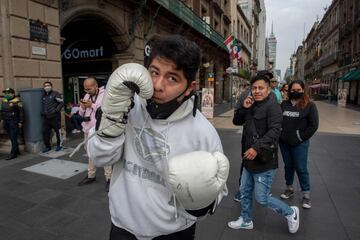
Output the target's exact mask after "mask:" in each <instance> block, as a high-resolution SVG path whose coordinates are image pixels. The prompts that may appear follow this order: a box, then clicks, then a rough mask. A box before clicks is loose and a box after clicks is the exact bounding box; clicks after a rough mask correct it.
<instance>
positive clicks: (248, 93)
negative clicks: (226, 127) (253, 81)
mask: <svg viewBox="0 0 360 240" xmlns="http://www.w3.org/2000/svg"><path fill="white" fill-rule="evenodd" d="M257 74H259V75H262V76H264V77H266V78H267V79H268V80H269V81H270V79H272V78H274V75H273V74H272V72H270V71H267V70H261V71H258V73H257ZM251 94H252V93H251V88H250V87H248V88H246V89H245V91H244V92H243V93H242V94H241V95H240V98H239V100H238V101H237V103H236V106H235V108H234V117H233V124H234V125H239V124H238V123H237V122H238V120H237V119H236V118H235V116H237V114H236V112H237V111H238V110H239V109H241V108H242V106H243V104H244V101H245V99H246V98H247V97H249V96H251ZM240 111H241V110H240ZM240 125H241V124H240ZM244 141H245V135H244V134H242V135H241V156H244V153H245V144H244ZM243 168H244V161H243V160H242V161H241V166H240V177H239V189H238V191H237V192H236V193H235V197H234V201H235V202H241V194H240V184H241V175H242V172H243Z"/></svg>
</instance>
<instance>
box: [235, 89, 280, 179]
mask: <svg viewBox="0 0 360 240" xmlns="http://www.w3.org/2000/svg"><path fill="white" fill-rule="evenodd" d="M238 107H239V108H238V109H237V110H236V111H235V114H234V118H233V123H234V124H235V125H244V128H243V141H242V142H243V148H244V152H245V151H247V150H248V149H250V148H253V149H255V151H256V152H257V153H259V150H260V147H262V146H270V145H275V148H277V145H278V141H279V137H280V132H281V122H282V114H281V108H280V105H279V104H278V103H277V100H276V96H275V94H274V93H272V92H271V93H270V94H269V96H268V97H267V98H265V99H264V100H263V101H261V102H255V103H254V104H253V105H252V106H251V107H250V108H248V109H247V108H244V107H243V106H238ZM252 124H255V128H256V132H257V136H258V138H257V139H256V141H255V140H254V135H255V133H254V131H253V130H252V127H251V126H252ZM275 154H276V156H275V158H273V159H269V160H268V161H265V162H264V161H261V160H260V158H259V156H256V158H255V159H254V160H247V159H244V167H245V168H246V169H247V170H248V171H249V172H251V173H261V172H265V171H268V170H270V169H276V168H277V167H278V156H277V151H276V153H275Z"/></svg>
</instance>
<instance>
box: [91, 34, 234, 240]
mask: <svg viewBox="0 0 360 240" xmlns="http://www.w3.org/2000/svg"><path fill="white" fill-rule="evenodd" d="M147 62H148V63H149V66H148V69H149V70H147V69H146V68H144V67H143V66H141V65H139V64H135V63H130V64H124V65H122V66H120V67H119V68H118V69H116V70H115V72H114V73H113V74H112V75H111V76H110V79H109V81H108V83H107V86H106V89H107V90H106V93H105V96H104V99H103V103H102V106H101V109H102V111H103V113H102V117H101V122H100V124H99V126H98V130H97V134H96V135H95V136H94V137H93V138H91V139H89V143H88V149H89V153H90V157H91V158H92V159H94V161H95V163H96V164H97V165H99V166H104V165H109V164H114V172H113V178H112V181H111V185H110V193H109V200H110V214H111V221H112V227H111V232H110V239H111V240H117V239H187V240H190V239H194V234H195V223H196V221H197V218H198V217H200V216H204V215H207V214H208V213H211V212H214V210H215V207H216V206H217V205H218V204H219V202H220V200H221V197H222V196H224V195H226V194H227V189H226V185H225V182H226V179H227V176H228V170H229V168H228V167H229V163H228V160H227V159H226V157H225V156H224V155H223V154H222V151H223V150H222V145H221V142H220V138H219V136H218V134H217V132H216V130H215V128H214V127H213V126H212V125H211V124H210V123H209V121H208V120H207V119H206V118H205V117H204V116H203V115H202V114H201V113H200V112H199V110H197V108H196V107H197V104H196V101H195V98H194V96H193V93H194V89H195V87H196V81H195V78H196V73H197V71H198V68H199V64H200V49H199V47H198V46H197V45H196V44H195V43H194V42H191V41H189V40H187V39H186V38H184V37H183V36H180V35H170V36H166V37H163V38H160V39H158V40H157V41H155V42H154V43H153V45H152V47H151V53H150V57H149V61H147ZM149 72H150V74H149ZM135 92H136V93H137V94H135V95H134V93H135ZM145 99H149V100H145ZM131 108H132V109H131ZM130 109H131V110H130ZM175 186H176V187H175ZM189 193H191V194H189Z"/></svg>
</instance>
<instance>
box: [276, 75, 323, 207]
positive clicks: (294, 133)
mask: <svg viewBox="0 0 360 240" xmlns="http://www.w3.org/2000/svg"><path fill="white" fill-rule="evenodd" d="M288 96H289V99H288V100H286V101H283V102H282V103H281V108H282V111H283V122H282V132H281V136H280V142H279V146H280V150H281V154H282V157H283V160H284V164H285V181H286V186H287V187H286V190H285V191H284V193H283V194H281V198H282V199H289V198H291V197H292V196H293V195H294V188H293V182H294V175H295V172H296V174H297V176H298V178H299V183H300V187H301V191H302V193H303V198H302V207H303V208H305V209H309V208H311V201H310V178H309V171H308V167H307V162H308V152H309V139H310V138H311V137H312V136H313V135H314V133H315V132H316V130H317V129H318V126H319V116H318V111H317V108H316V105H315V104H314V103H313V102H311V101H310V98H309V96H308V95H307V93H306V89H305V83H304V82H303V81H301V80H294V81H292V82H291V83H290V85H289V90H288Z"/></svg>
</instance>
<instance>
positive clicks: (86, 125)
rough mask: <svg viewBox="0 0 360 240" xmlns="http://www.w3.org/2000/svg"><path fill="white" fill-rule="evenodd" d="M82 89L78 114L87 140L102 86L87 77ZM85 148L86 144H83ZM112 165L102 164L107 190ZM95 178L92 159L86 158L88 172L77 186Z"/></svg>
mask: <svg viewBox="0 0 360 240" xmlns="http://www.w3.org/2000/svg"><path fill="white" fill-rule="evenodd" d="M84 91H85V92H86V94H85V96H84V98H83V99H81V100H80V110H79V115H80V116H81V117H82V119H83V123H82V127H83V132H84V140H85V141H87V139H88V137H89V130H90V129H91V128H92V127H95V125H96V117H95V114H96V111H97V110H98V108H99V107H100V106H101V102H102V99H103V96H104V92H105V89H104V87H100V88H99V86H98V83H97V81H96V79H95V77H89V78H87V79H85V81H84ZM85 150H87V149H86V145H85ZM111 172H112V167H111V165H107V166H104V174H105V180H106V182H105V189H106V191H107V192H108V191H109V186H110V179H111ZM95 180H96V167H95V166H94V163H93V160H92V159H91V158H90V157H89V159H88V172H87V175H86V177H85V178H84V179H83V180H81V182H79V183H78V186H83V185H86V184H90V183H93V182H95Z"/></svg>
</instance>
